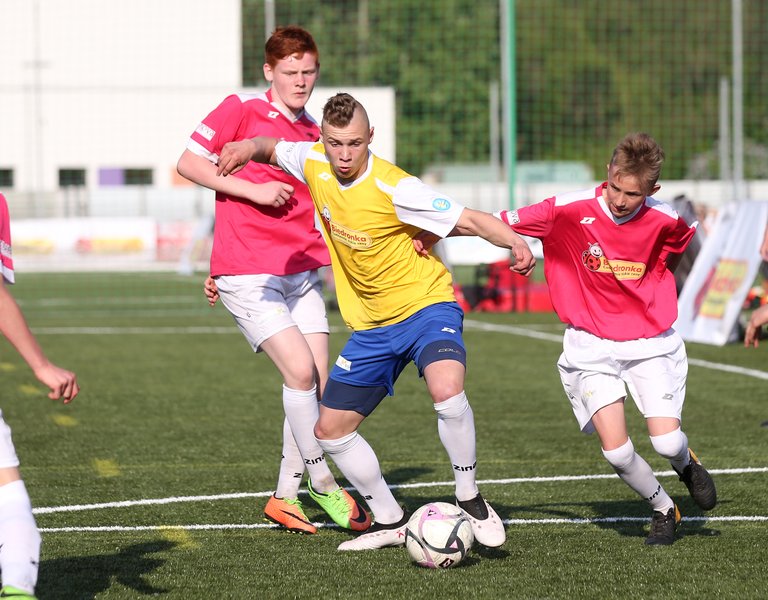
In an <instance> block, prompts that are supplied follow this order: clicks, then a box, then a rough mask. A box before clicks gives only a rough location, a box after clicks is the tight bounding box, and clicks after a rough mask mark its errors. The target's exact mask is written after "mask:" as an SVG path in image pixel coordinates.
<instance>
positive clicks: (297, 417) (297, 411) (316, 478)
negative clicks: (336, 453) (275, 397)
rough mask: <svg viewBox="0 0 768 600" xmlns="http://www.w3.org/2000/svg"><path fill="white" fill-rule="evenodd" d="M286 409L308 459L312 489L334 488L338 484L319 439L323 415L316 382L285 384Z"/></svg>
mask: <svg viewBox="0 0 768 600" xmlns="http://www.w3.org/2000/svg"><path fill="white" fill-rule="evenodd" d="M283 410H285V416H286V418H287V419H288V423H290V425H291V431H292V432H293V438H294V439H295V440H296V445H297V446H298V447H299V452H301V456H302V458H303V459H304V465H305V467H306V469H307V472H308V473H309V478H310V480H311V481H312V489H313V490H315V491H316V492H321V493H326V492H332V491H333V490H335V489H336V488H337V487H338V485H337V484H336V480H335V479H334V477H333V473H331V470H330V469H329V468H328V463H326V462H325V456H323V451H322V449H321V448H320V446H319V445H318V443H317V440H316V439H315V423H317V419H318V417H319V416H320V409H319V408H318V406H317V389H316V386H312V389H311V390H294V389H291V388H289V387H287V386H285V385H283Z"/></svg>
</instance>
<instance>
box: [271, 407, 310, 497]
mask: <svg viewBox="0 0 768 600" xmlns="http://www.w3.org/2000/svg"><path fill="white" fill-rule="evenodd" d="M303 476H304V459H303V458H301V452H299V447H298V446H297V445H296V440H295V439H293V433H292V432H291V425H290V424H289V423H288V419H287V418H285V419H283V455H282V457H281V459H280V471H279V472H278V475H277V487H276V489H275V496H277V497H278V498H290V499H293V498H297V497H298V496H299V487H301V479H302V477H303Z"/></svg>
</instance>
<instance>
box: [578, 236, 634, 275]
mask: <svg viewBox="0 0 768 600" xmlns="http://www.w3.org/2000/svg"><path fill="white" fill-rule="evenodd" d="M581 262H582V263H584V266H585V267H587V269H589V270H590V271H592V272H593V273H613V276H614V277H615V278H616V279H633V280H634V279H640V278H641V277H642V276H643V275H644V274H645V265H644V264H643V263H639V262H630V261H627V260H608V259H607V258H605V256H603V249H602V248H601V247H600V245H599V244H590V245H589V249H588V250H585V251H584V252H583V253H582V254H581Z"/></svg>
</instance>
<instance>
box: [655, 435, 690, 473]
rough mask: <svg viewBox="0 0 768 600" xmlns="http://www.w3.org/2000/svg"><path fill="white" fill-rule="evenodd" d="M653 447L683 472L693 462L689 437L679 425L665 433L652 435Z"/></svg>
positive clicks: (676, 468)
mask: <svg viewBox="0 0 768 600" xmlns="http://www.w3.org/2000/svg"><path fill="white" fill-rule="evenodd" d="M651 444H653V449H654V450H656V452H658V453H659V455H660V456H663V457H664V458H666V459H667V460H669V462H670V463H671V464H672V467H673V468H674V469H675V470H676V471H677V472H678V473H682V472H683V469H685V467H687V466H688V464H689V463H690V462H691V455H690V453H689V452H688V437H687V436H686V435H685V434H684V433H683V431H682V429H680V428H679V427H678V428H677V429H675V430H674V431H670V432H669V433H665V434H664V435H655V436H651Z"/></svg>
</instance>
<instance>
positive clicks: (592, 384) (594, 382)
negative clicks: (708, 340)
mask: <svg viewBox="0 0 768 600" xmlns="http://www.w3.org/2000/svg"><path fill="white" fill-rule="evenodd" d="M557 368H558V370H559V371H560V381H562V383H563V388H564V389H565V393H566V395H567V396H568V399H569V400H570V401H571V407H572V408H573V414H574V416H575V417H576V420H577V421H578V422H579V427H580V428H581V430H582V431H583V432H584V433H593V432H594V431H595V428H594V425H593V424H592V415H594V414H595V413H596V412H597V411H598V410H600V409H601V408H603V407H604V406H608V405H609V404H612V403H614V402H616V401H617V400H619V399H621V398H624V397H626V395H627V388H628V389H629V393H630V394H631V395H632V399H633V400H634V401H635V405H636V406H637V408H638V410H639V411H640V412H641V413H642V414H643V416H644V417H645V418H646V419H647V418H648V417H674V418H677V419H680V418H681V415H682V411H683V401H684V400H685V382H686V378H687V377H688V358H687V356H686V353H685V344H683V340H682V338H681V337H680V336H679V335H678V334H677V332H675V331H674V330H673V329H669V330H667V331H665V332H664V333H662V334H660V335H657V336H656V337H654V338H649V339H639V340H629V341H625V342H616V341H612V340H606V339H603V338H599V337H596V336H594V335H592V334H591V333H587V332H586V331H583V330H580V329H575V328H573V327H568V328H567V329H566V330H565V336H564V337H563V353H562V354H561V355H560V359H559V360H558V361H557Z"/></svg>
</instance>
